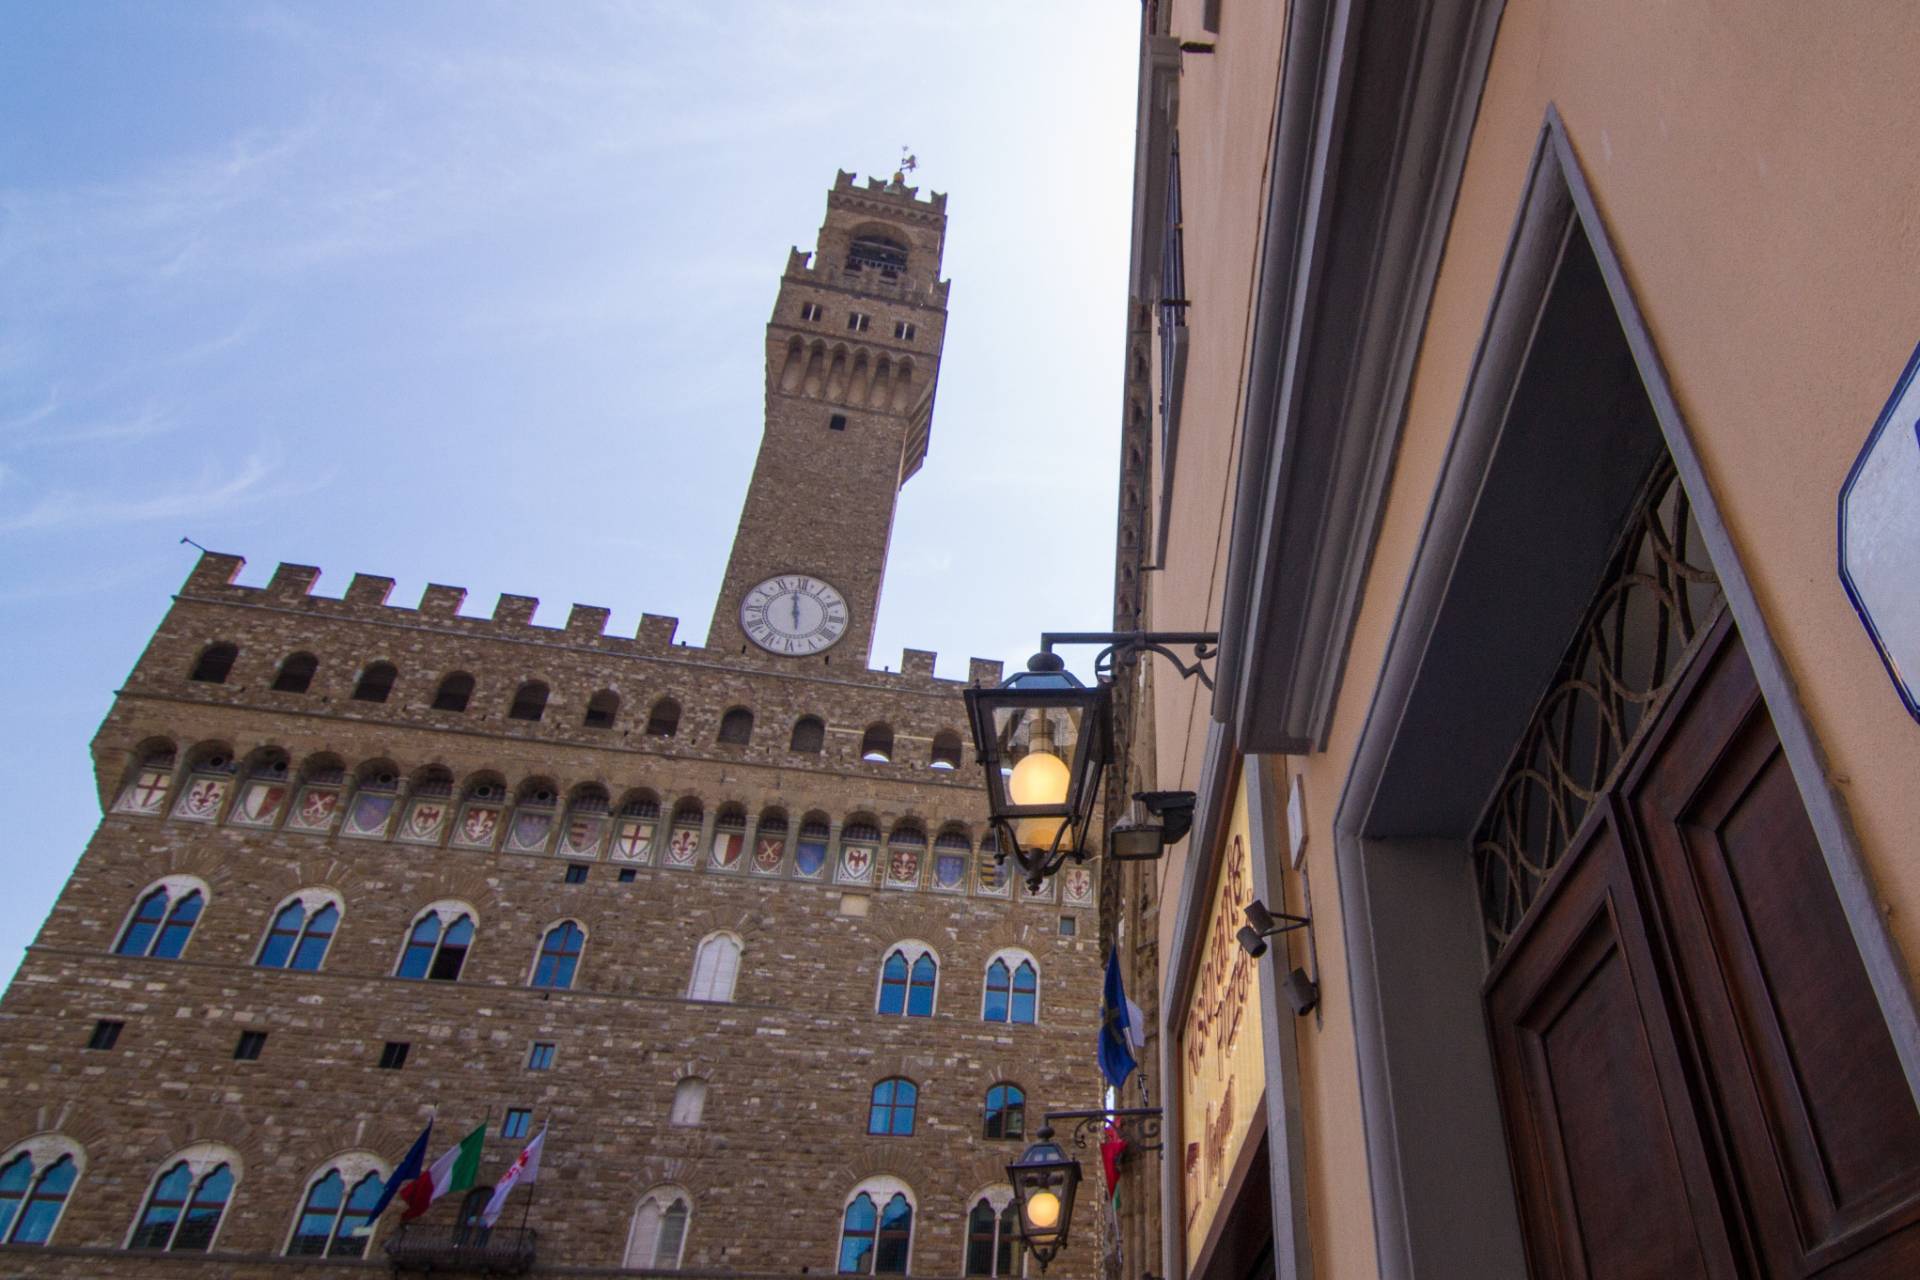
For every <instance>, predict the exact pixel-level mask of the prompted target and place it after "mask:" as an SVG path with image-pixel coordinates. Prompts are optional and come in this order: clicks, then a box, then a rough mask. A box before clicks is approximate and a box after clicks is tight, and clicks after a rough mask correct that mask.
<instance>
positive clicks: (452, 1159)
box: [400, 1124, 487, 1222]
mask: <svg viewBox="0 0 1920 1280" xmlns="http://www.w3.org/2000/svg"><path fill="white" fill-rule="evenodd" d="M486 1142H487V1126H486V1125H484V1124H482V1125H481V1126H480V1127H479V1128H477V1129H475V1130H474V1131H473V1132H472V1133H470V1134H468V1135H467V1136H466V1137H464V1138H462V1139H460V1145H459V1146H457V1147H455V1148H454V1149H453V1150H451V1151H449V1152H447V1154H445V1155H443V1156H441V1157H440V1158H439V1159H438V1160H435V1161H434V1162H433V1167H432V1168H431V1169H428V1170H427V1171H426V1172H425V1173H423V1174H421V1175H420V1176H419V1177H417V1178H415V1179H413V1180H412V1181H410V1182H408V1183H407V1184H406V1185H405V1186H403V1187H401V1188H400V1199H401V1200H403V1201H405V1202H406V1206H407V1207H406V1210H405V1211H404V1212H403V1213H401V1215H400V1221H402V1222H411V1221H413V1220H414V1219H415V1218H417V1217H419V1216H420V1215H421V1214H423V1213H425V1212H426V1211H427V1209H428V1207H429V1206H431V1205H432V1204H433V1202H434V1201H435V1200H438V1199H439V1198H440V1197H441V1196H443V1195H445V1194H447V1192H449V1191H465V1190H466V1189H467V1188H468V1187H471V1186H472V1185H473V1180H474V1178H475V1177H477V1176H478V1175H479V1173H480V1148H481V1147H483V1146H485V1145H486Z"/></svg>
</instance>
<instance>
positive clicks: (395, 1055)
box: [380, 1040, 410, 1071]
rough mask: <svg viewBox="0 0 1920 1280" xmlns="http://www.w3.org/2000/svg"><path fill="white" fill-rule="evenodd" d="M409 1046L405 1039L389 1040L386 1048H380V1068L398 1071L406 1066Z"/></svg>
mask: <svg viewBox="0 0 1920 1280" xmlns="http://www.w3.org/2000/svg"><path fill="white" fill-rule="evenodd" d="M409 1047H410V1046H409V1044H408V1042H407V1041H405V1040H389V1041H387V1046H386V1048H384V1049H382V1050H380V1069H381V1070H382V1071H398V1070H399V1069H400V1068H402V1067H404V1066H406V1065H407V1049H408V1048H409Z"/></svg>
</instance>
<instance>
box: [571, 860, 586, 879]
mask: <svg viewBox="0 0 1920 1280" xmlns="http://www.w3.org/2000/svg"><path fill="white" fill-rule="evenodd" d="M586 882H587V867H586V864H585V863H583V862H576V863H574V864H573V865H572V866H570V867H568V868H567V883H568V884H585V883H586Z"/></svg>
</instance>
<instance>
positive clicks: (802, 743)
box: [787, 716, 827, 756]
mask: <svg viewBox="0 0 1920 1280" xmlns="http://www.w3.org/2000/svg"><path fill="white" fill-rule="evenodd" d="M826 744H827V725H826V722H825V721H824V720H822V719H821V718H820V717H819V716H801V717H800V718H799V719H798V720H796V721H794V722H793V740H792V741H791V742H790V743H788V745H787V750H789V751H797V752H800V753H801V754H803V755H810V756H817V755H819V754H820V749H821V748H822V747H824V746H825V745H826Z"/></svg>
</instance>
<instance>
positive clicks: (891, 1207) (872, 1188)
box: [838, 1177, 913, 1276]
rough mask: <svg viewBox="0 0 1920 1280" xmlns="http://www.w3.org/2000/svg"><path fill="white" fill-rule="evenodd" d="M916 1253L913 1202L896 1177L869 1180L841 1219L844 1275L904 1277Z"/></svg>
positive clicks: (841, 1272) (841, 1251) (852, 1200)
mask: <svg viewBox="0 0 1920 1280" xmlns="http://www.w3.org/2000/svg"><path fill="white" fill-rule="evenodd" d="M912 1251H913V1200H912V1199H911V1198H910V1197H909V1195H908V1194H907V1190H906V1187H905V1185H904V1184H902V1183H900V1182H899V1181H898V1180H897V1179H894V1178H885V1177H882V1178H869V1179H868V1180H867V1181H866V1182H863V1183H861V1184H860V1186H859V1188H858V1189H856V1190H855V1192H854V1194H853V1195H852V1196H851V1197H850V1198H849V1199H848V1200H847V1207H846V1211H845V1212H844V1214H843V1215H842V1216H841V1220H840V1259H839V1267H838V1270H839V1272H840V1274H841V1275H883V1276H885V1275H896V1276H897V1275H905V1274H906V1273H907V1261H908V1257H909V1255H910V1254H911V1253H912Z"/></svg>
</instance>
